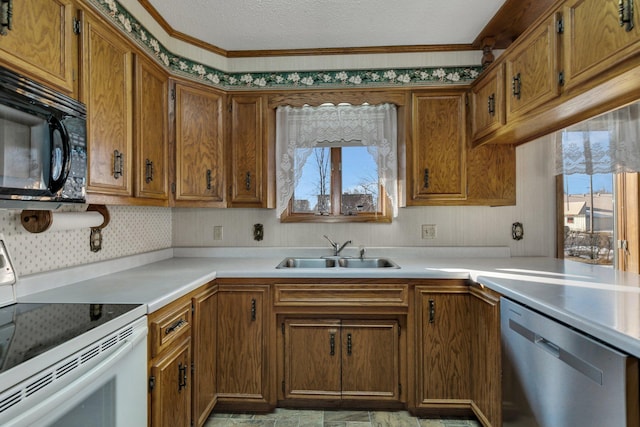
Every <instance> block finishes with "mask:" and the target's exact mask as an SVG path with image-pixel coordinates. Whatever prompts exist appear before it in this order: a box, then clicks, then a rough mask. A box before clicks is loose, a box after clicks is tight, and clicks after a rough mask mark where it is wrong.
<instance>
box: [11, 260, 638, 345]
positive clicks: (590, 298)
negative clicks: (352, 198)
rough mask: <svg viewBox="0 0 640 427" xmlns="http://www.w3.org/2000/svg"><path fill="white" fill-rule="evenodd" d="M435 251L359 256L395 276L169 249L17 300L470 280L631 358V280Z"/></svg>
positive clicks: (634, 333) (48, 283)
mask: <svg viewBox="0 0 640 427" xmlns="http://www.w3.org/2000/svg"><path fill="white" fill-rule="evenodd" d="M439 249H441V250H437V251H435V250H433V249H431V250H430V249H426V248H379V249H369V250H368V252H367V256H368V257H376V256H387V257H389V258H391V259H392V260H393V261H395V262H396V263H397V264H398V265H400V267H401V268H400V269H347V268H340V267H338V268H328V269H276V268H275V266H276V265H277V264H278V263H279V262H280V261H281V260H282V259H283V258H284V257H286V256H291V255H296V256H317V255H318V254H325V255H326V249H314V248H311V249H304V248H302V249H300V248H292V249H286V248H259V249H251V248H228V249H224V248H175V249H173V250H171V249H168V250H164V251H158V252H156V253H151V254H144V255H141V256H136V257H128V258H127V259H126V260H125V259H123V260H111V261H108V262H103V263H97V264H96V265H93V264H90V265H87V266H82V267H76V268H72V269H64V270H58V271H56V272H52V273H44V274H38V275H33V276H26V277H25V278H19V279H18V285H17V290H18V291H17V295H18V301H19V302H96V303H100V302H101V303H141V304H146V305H147V311H148V312H149V313H151V312H153V311H155V310H157V309H158V308H160V307H162V306H164V305H165V304H167V303H168V302H171V301H172V300H174V299H176V298H178V297H180V296H182V295H185V294H187V293H189V292H190V291H192V290H193V289H195V288H197V287H199V286H201V285H203V284H205V283H207V282H208V281H210V280H212V279H214V278H216V277H220V278H224V277H238V278H239V277H264V278H268V277H270V278H273V277H283V278H284V277H292V278H293V277H302V278H313V277H318V278H321V277H324V278H341V277H344V278H354V277H361V278H433V279H468V278H471V279H472V280H474V281H476V282H479V283H481V284H483V285H485V286H487V287H488V288H490V289H493V290H495V291H497V292H499V293H501V294H502V295H504V296H506V297H508V298H510V299H512V300H514V301H517V302H520V303H522V304H525V305H527V306H529V307H531V308H533V309H535V310H537V311H540V312H542V313H544V314H546V315H548V316H550V317H552V318H555V319H557V320H558V321H560V322H562V323H565V324H567V325H569V326H571V327H574V328H576V329H579V330H581V331H583V332H585V333H587V334H589V335H592V336H593V337H595V338H597V339H599V340H601V341H603V342H606V343H609V344H610V345H612V346H614V347H616V348H618V349H620V350H623V351H625V352H627V353H629V354H632V355H634V356H636V357H640V276H639V275H636V274H629V273H622V272H618V271H615V270H612V269H611V268H607V267H598V266H591V265H586V264H579V263H575V262H571V261H566V262H565V261H561V260H556V259H551V258H536V257H526V258H510V257H508V252H507V253H506V254H505V252H504V250H503V249H501V248H475V249H467V248H439ZM319 251H322V252H319ZM479 254H483V255H486V256H490V257H484V258H481V257H478V255H479ZM350 255H351V254H350ZM136 263H137V264H139V265H137V266H136ZM83 278H84V279H83Z"/></svg>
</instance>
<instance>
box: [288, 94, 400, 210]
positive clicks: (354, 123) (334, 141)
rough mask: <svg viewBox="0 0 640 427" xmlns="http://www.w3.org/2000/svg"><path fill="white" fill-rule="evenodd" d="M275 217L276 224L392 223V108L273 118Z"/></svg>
mask: <svg viewBox="0 0 640 427" xmlns="http://www.w3.org/2000/svg"><path fill="white" fill-rule="evenodd" d="M276 123H277V124H276V158H277V160H278V164H277V175H276V179H277V213H278V216H279V217H280V219H281V221H283V222H299V221H308V222H336V221H345V222H346V221H366V222H390V221H391V218H392V217H393V216H396V215H397V206H398V202H397V199H398V194H397V193H398V190H397V148H396V146H397V117H396V108H395V106H394V105H392V104H381V105H375V106H372V105H368V104H364V105H358V106H354V105H349V104H340V105H333V104H323V105H320V106H318V107H310V106H304V107H301V108H293V107H288V106H286V107H279V108H278V109H277V111H276Z"/></svg>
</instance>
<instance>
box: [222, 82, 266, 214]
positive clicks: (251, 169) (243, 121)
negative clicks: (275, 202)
mask: <svg viewBox="0 0 640 427" xmlns="http://www.w3.org/2000/svg"><path fill="white" fill-rule="evenodd" d="M230 103H231V105H230V108H231V123H230V128H231V129H230V131H229V132H230V144H229V152H230V156H231V164H230V181H231V183H230V185H231V190H230V197H229V202H230V204H231V207H258V208H259V207H267V206H266V202H267V201H266V200H265V196H266V189H265V188H264V186H265V184H266V176H265V172H266V167H265V166H268V156H267V153H266V147H265V143H266V141H267V138H266V135H265V132H264V125H263V124H264V122H265V121H264V100H263V98H262V97H261V96H245V95H234V96H232V97H231V101H230Z"/></svg>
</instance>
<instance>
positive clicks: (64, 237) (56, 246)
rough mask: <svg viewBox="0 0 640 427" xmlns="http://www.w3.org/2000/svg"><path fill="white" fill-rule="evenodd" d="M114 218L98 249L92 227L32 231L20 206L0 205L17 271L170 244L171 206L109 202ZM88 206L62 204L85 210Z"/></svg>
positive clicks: (67, 264)
mask: <svg viewBox="0 0 640 427" xmlns="http://www.w3.org/2000/svg"><path fill="white" fill-rule="evenodd" d="M107 208H108V210H109V214H110V217H111V221H110V222H109V225H107V227H105V228H104V230H103V246H102V250H101V251H99V252H91V250H90V248H89V233H90V231H89V229H88V228H83V229H76V230H65V231H51V232H44V233H37V234H33V233H30V232H28V231H27V230H25V229H24V227H23V226H22V224H21V222H20V212H21V211H19V210H5V209H0V232H1V233H3V234H4V236H5V239H6V241H7V246H8V248H9V251H10V253H11V256H12V260H13V264H14V267H15V268H16V271H17V273H18V275H19V276H20V275H27V274H32V273H39V272H43V271H49V270H55V269H58V268H63V267H71V266H74V265H80V264H88V263H91V262H96V261H103V260H107V259H112V258H118V257H122V256H127V255H134V254H138V253H143V252H149V251H153V250H157V249H164V248H168V247H171V209H169V208H156V207H134V206H108V207H107ZM85 209H86V206H84V205H83V206H78V207H75V206H71V207H64V208H60V209H59V211H83V210H85Z"/></svg>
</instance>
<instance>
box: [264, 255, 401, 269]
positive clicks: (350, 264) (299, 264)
mask: <svg viewBox="0 0 640 427" xmlns="http://www.w3.org/2000/svg"><path fill="white" fill-rule="evenodd" d="M336 267H342V268H400V266H399V265H398V264H396V263H395V262H393V261H391V260H390V259H388V258H349V257H342V258H338V257H326V258H322V257H321V258H299V257H288V258H285V259H283V260H282V262H280V264H278V265H277V266H276V268H336Z"/></svg>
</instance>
